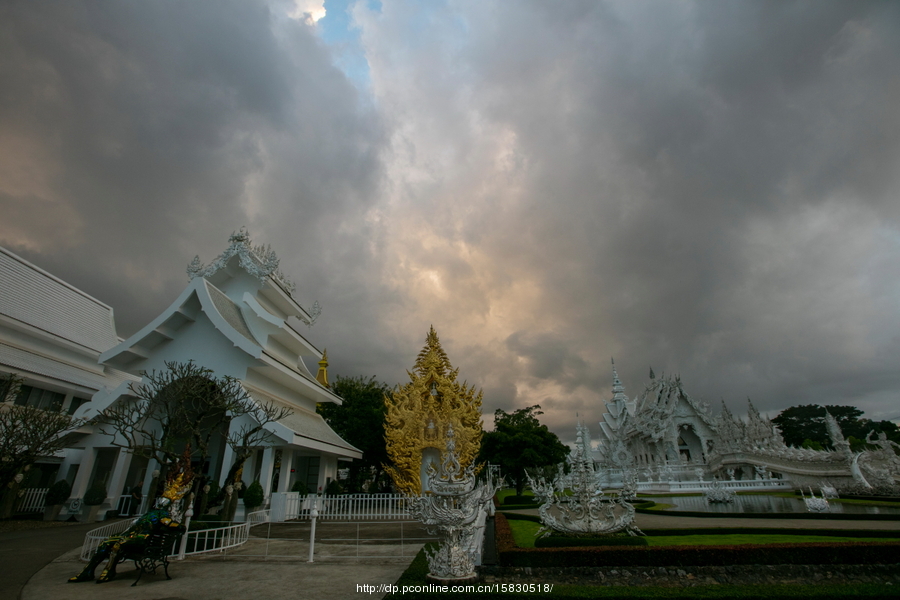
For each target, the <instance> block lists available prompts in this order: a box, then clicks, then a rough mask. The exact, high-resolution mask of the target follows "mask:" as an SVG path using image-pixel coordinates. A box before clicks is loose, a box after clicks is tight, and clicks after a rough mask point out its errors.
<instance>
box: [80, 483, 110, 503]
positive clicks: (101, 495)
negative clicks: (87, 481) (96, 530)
mask: <svg viewBox="0 0 900 600" xmlns="http://www.w3.org/2000/svg"><path fill="white" fill-rule="evenodd" d="M105 501H106V488H105V487H103V486H102V485H101V484H99V483H98V484H96V485H94V486H92V487H91V489H89V490H88V491H87V493H86V494H85V495H84V503H85V504H86V505H87V506H98V505H100V504H103V503H104V502H105Z"/></svg>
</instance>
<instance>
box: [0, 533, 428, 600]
mask: <svg viewBox="0 0 900 600" xmlns="http://www.w3.org/2000/svg"><path fill="white" fill-rule="evenodd" d="M96 526H97V524H93V525H90V526H80V525H77V526H73V527H71V528H70V527H64V528H53V529H51V530H40V531H21V532H15V535H14V534H12V533H7V534H0V557H3V558H2V559H0V560H6V561H9V560H10V559H11V558H12V557H14V556H15V557H16V559H15V560H14V561H13V563H12V564H13V565H14V566H13V568H12V569H9V570H10V571H13V572H14V574H15V575H16V577H17V579H16V581H15V582H13V581H12V580H10V579H9V578H7V577H4V578H0V579H3V580H4V581H3V586H4V587H2V588H0V598H3V599H4V600H6V599H10V600H11V599H21V600H46V599H48V598H51V599H53V600H88V599H91V600H93V599H95V598H96V599H97V600H106V599H109V600H114V599H122V600H128V599H147V600H149V599H153V600H163V599H165V600H176V599H181V598H184V599H190V600H195V599H197V600H207V599H208V600H213V599H216V600H218V599H225V598H228V599H231V598H242V597H246V598H256V599H259V600H269V599H276V600H277V599H280V598H285V599H287V598H290V599H291V600H306V599H319V598H336V599H342V598H358V597H360V596H358V594H360V593H363V592H362V590H361V588H359V587H358V586H361V585H370V586H374V587H377V586H378V585H379V584H393V583H394V582H395V581H397V578H399V577H400V575H401V573H403V571H404V570H406V568H407V567H408V566H409V564H410V562H412V559H413V558H414V557H415V555H416V554H417V553H418V552H419V550H420V549H421V547H422V545H423V543H424V541H425V540H424V539H423V538H431V536H428V534H427V532H425V531H424V529H423V528H422V527H421V525H419V524H417V523H415V524H414V523H397V522H384V523H379V524H368V525H365V524H363V525H359V524H355V523H352V524H348V523H341V522H327V521H321V522H319V523H318V525H317V530H316V540H317V541H316V547H315V562H313V563H309V562H307V559H308V557H309V523H308V522H299V523H284V524H271V525H270V524H262V525H259V526H256V527H254V528H253V529H252V530H251V531H252V534H251V536H252V537H251V539H250V540H249V541H248V542H247V543H246V544H244V545H243V546H240V547H239V548H236V549H233V550H228V551H226V552H224V553H215V554H206V555H199V556H194V557H191V556H189V557H187V558H186V559H185V560H184V561H177V560H173V561H171V562H170V564H169V574H170V575H171V576H172V579H171V580H167V579H166V577H165V575H164V573H163V570H162V569H159V570H158V571H157V573H156V574H154V575H144V576H143V577H142V578H141V581H140V583H138V585H137V586H135V587H131V584H132V583H134V580H135V579H136V577H137V571H136V570H135V569H134V563H132V562H128V563H123V564H120V565H119V567H118V574H117V575H118V576H117V578H116V579H115V580H113V581H111V582H108V583H104V584H96V583H93V582H85V583H68V581H67V580H68V578H69V577H72V576H73V575H76V574H77V573H78V572H79V571H81V569H82V568H84V564H85V563H84V562H82V561H81V560H80V557H79V555H80V548H81V542H82V540H83V539H84V534H85V533H86V532H87V531H88V530H90V529H94V528H95V527H96ZM357 538H361V541H360V542H357V541H356V540H357ZM51 539H52V540H54V543H53V544H48V543H47V542H48V540H51ZM61 546H62V548H61ZM23 548H27V549H28V552H20V549H23ZM66 549H68V551H66ZM9 565H10V563H9V562H7V564H6V565H4V567H5V568H4V572H7V570H8V567H9ZM100 571H102V567H98V569H97V571H96V573H97V574H98V575H99V573H100ZM4 574H5V573H4ZM26 582H27V584H26ZM373 589H374V588H373ZM364 595H369V596H372V597H375V598H381V597H382V596H384V592H380V593H378V592H375V593H367V594H364Z"/></svg>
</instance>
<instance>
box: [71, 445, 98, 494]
mask: <svg viewBox="0 0 900 600" xmlns="http://www.w3.org/2000/svg"><path fill="white" fill-rule="evenodd" d="M96 460H97V449H96V448H85V449H84V453H83V454H82V455H81V464H80V465H79V466H78V474H77V475H75V481H74V483H72V497H73V498H83V497H84V494H85V492H87V488H88V483H90V478H91V473H93V471H94V462H96Z"/></svg>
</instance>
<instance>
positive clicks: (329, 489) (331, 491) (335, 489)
mask: <svg viewBox="0 0 900 600" xmlns="http://www.w3.org/2000/svg"><path fill="white" fill-rule="evenodd" d="M343 493H344V488H342V487H341V484H339V483H338V482H337V481H336V480H334V479H332V480H331V481H330V482H329V483H328V485H327V486H325V495H326V496H337V495H339V494H343Z"/></svg>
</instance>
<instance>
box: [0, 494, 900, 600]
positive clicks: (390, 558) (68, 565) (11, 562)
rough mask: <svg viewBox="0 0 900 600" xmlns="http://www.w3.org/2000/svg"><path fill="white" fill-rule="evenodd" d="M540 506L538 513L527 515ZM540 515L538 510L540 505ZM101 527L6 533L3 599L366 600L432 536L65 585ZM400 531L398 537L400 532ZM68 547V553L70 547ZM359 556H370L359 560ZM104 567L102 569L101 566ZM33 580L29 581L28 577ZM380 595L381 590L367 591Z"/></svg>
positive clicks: (259, 535)
mask: <svg viewBox="0 0 900 600" xmlns="http://www.w3.org/2000/svg"><path fill="white" fill-rule="evenodd" d="M521 512H532V511H521ZM533 512H534V513H535V514H536V513H537V511H536V510H535V511H533ZM636 522H637V525H638V527H641V528H646V529H663V528H698V529H700V528H709V527H751V528H753V527H765V528H768V527H776V528H783V529H813V528H822V529H878V530H895V531H900V521H864V520H858V521H857V520H840V521H838V520H834V521H831V520H805V519H741V518H731V517H717V518H700V517H672V516H665V515H648V514H638V515H637V519H636ZM93 527H94V526H93V525H91V526H87V525H73V526H71V527H64V528H53V529H47V530H40V531H30V532H29V531H25V532H12V533H2V534H0V560H2V561H3V567H4V568H3V572H4V577H2V578H0V598H3V599H4V600H6V599H10V600H12V599H21V600H45V599H48V598H50V599H53V600H93V599H95V598H96V599H97V600H106V599H108V600H114V599H115V600H119V599H121V600H129V599H135V600H177V599H181V598H184V599H191V600H195V599H196V600H207V599H208V600H213V599H216V600H218V599H223V600H224V599H226V598H227V599H232V598H242V597H248V598H254V599H259V600H269V599H280V598H285V599H287V598H290V599H291V600H306V599H313V598H315V599H318V598H337V599H342V598H359V597H362V596H359V594H362V593H364V592H363V591H361V589H360V588H358V587H357V586H360V585H373V586H377V585H379V584H393V583H394V582H395V581H396V580H397V578H398V577H399V576H400V574H401V573H402V572H403V571H404V570H405V569H406V567H407V566H408V565H409V563H410V562H411V560H412V557H413V556H414V555H415V554H416V552H418V549H419V548H420V547H421V544H422V540H420V539H415V538H419V537H426V536H427V534H425V533H424V532H423V531H421V530H419V531H416V530H415V529H413V528H412V527H411V526H407V527H409V528H407V529H406V530H405V531H404V532H403V536H404V539H403V541H402V542H401V541H400V540H399V536H398V535H397V534H396V530H397V524H393V528H391V527H388V528H380V529H379V528H375V529H370V530H368V531H365V532H362V533H361V536H360V537H368V538H376V539H375V540H372V541H369V542H363V543H360V544H356V543H355V542H349V541H347V539H348V538H352V537H355V535H356V533H355V529H356V527H357V526H356V525H355V524H338V523H334V522H333V523H330V524H329V523H327V522H320V523H319V527H318V529H317V535H316V539H317V540H318V541H317V544H316V559H315V560H316V562H313V563H308V562H306V558H307V556H308V553H309V546H308V539H309V537H308V536H309V531H308V528H309V524H308V523H297V524H278V525H272V526H271V527H269V526H268V525H261V526H258V527H254V528H253V535H254V538H253V539H251V540H250V542H248V543H247V544H246V545H245V546H242V547H241V548H240V549H237V550H235V551H229V552H228V553H226V554H225V555H224V556H222V555H203V556H197V557H188V558H187V559H186V560H184V561H173V562H172V564H171V565H170V569H169V573H170V574H171V576H172V580H171V581H168V580H166V578H165V576H164V575H163V574H162V572H161V571H160V572H158V573H157V574H156V575H145V576H144V577H143V578H142V579H141V582H140V583H139V584H138V585H137V587H131V584H132V583H133V582H134V579H135V577H136V575H137V573H136V571H134V570H133V566H132V565H133V563H129V564H128V565H125V564H123V565H120V567H119V577H118V578H117V579H116V580H114V581H112V582H109V583H105V584H102V585H97V584H94V583H90V582H88V583H78V584H71V583H67V579H68V578H69V577H71V576H72V575H75V574H76V573H78V572H79V571H80V570H81V568H82V567H83V565H84V563H82V562H81V561H80V560H79V558H78V548H79V547H80V544H81V540H82V539H83V537H84V532H85V531H87V530H89V529H92V528H93ZM392 531H393V533H392ZM66 550H68V551H66ZM357 555H358V556H360V557H362V558H357ZM98 573H99V570H98ZM26 582H27V583H26ZM364 595H367V596H369V597H372V598H379V599H380V598H381V597H382V596H383V595H384V593H383V592H379V591H376V592H374V593H369V594H364Z"/></svg>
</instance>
